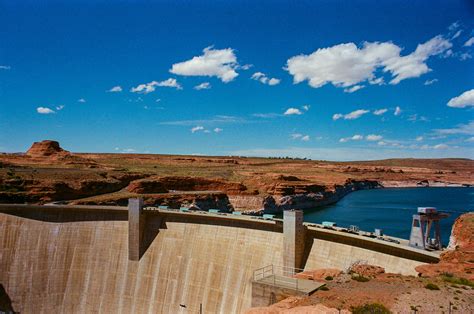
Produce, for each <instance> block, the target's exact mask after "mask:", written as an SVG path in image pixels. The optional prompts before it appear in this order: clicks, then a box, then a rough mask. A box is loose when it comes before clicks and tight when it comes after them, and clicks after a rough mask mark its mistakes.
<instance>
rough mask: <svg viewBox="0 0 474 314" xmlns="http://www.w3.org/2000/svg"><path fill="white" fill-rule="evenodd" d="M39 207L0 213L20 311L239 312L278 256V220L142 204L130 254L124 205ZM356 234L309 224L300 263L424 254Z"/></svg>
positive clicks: (1, 266) (391, 261)
mask: <svg viewBox="0 0 474 314" xmlns="http://www.w3.org/2000/svg"><path fill="white" fill-rule="evenodd" d="M42 208H43V210H44V211H45V212H44V214H47V215H46V219H45V216H43V215H38V214H35V213H36V211H37V209H34V210H29V209H28V210H25V209H27V207H24V208H23V207H16V208H15V210H11V211H10V214H4V213H0V245H1V247H0V270H1V271H0V283H1V284H2V285H3V286H4V288H5V290H6V292H7V294H8V295H9V296H10V298H11V299H12V305H13V308H14V310H15V311H19V312H22V313H49V312H54V313H57V312H61V313H71V312H83V313H85V312H87V313H89V312H103V313H109V312H111V313H131V312H133V313H149V312H150V313H189V312H193V311H194V312H198V310H199V308H200V306H201V304H202V309H203V313H240V312H242V311H244V310H246V309H248V308H250V307H251V296H252V284H251V280H252V275H253V271H254V270H255V269H257V268H260V267H262V266H266V265H270V264H274V265H281V264H282V262H283V243H284V241H283V228H282V224H281V223H279V222H278V221H260V220H254V219H249V218H246V217H241V218H240V217H232V216H231V215H228V216H217V215H210V214H207V215H199V214H194V213H179V212H161V211H159V212H158V211H157V212H154V211H144V215H145V216H146V219H145V221H146V222H145V224H146V226H145V229H144V235H143V241H144V252H143V254H142V255H141V257H140V259H139V260H138V261H132V260H130V259H129V251H128V248H129V247H128V241H129V236H128V228H129V223H128V221H127V218H126V215H127V211H126V208H117V210H113V209H112V208H105V210H107V211H109V214H110V215H111V216H113V217H115V219H117V220H113V219H105V220H102V218H104V214H103V213H102V212H99V211H97V210H96V211H94V210H92V209H89V210H88V208H86V207H80V208H78V210H77V211H72V210H71V209H70V208H62V207H53V208H44V207H42ZM0 209H1V208H0ZM96 209H97V208H96ZM2 210H3V211H5V209H2ZM54 211H57V216H55V215H54ZM94 212H97V213H98V214H97V216H94ZM12 213H13V214H14V215H11V214H12ZM68 213H69V214H71V215H68ZM18 215H19V216H21V217H18ZM81 215H83V216H84V220H83V221H81V219H80V218H81V217H80V216H81ZM124 215H125V218H124ZM40 216H41V218H42V219H41V220H37V218H38V217H40ZM58 217H61V219H63V221H61V219H59V218H58ZM71 217H73V218H74V219H71ZM94 218H95V219H97V220H96V221H93V219H94ZM354 237H355V236H352V237H351V236H348V235H347V236H346V235H338V234H336V233H335V232H333V231H328V230H313V229H311V228H308V230H307V231H306V243H307V245H306V246H305V251H306V252H305V257H304V261H303V263H304V265H305V267H304V268H305V269H307V270H308V269H315V268H322V267H331V268H334V267H336V268H341V269H346V268H347V267H348V266H350V265H351V264H352V263H354V262H357V261H361V260H362V261H367V262H368V263H371V264H374V265H378V266H382V267H384V268H385V269H386V270H387V271H388V272H394V273H402V274H415V270H414V267H415V266H417V265H420V264H422V263H423V261H416V258H418V257H419V258H418V259H420V260H423V259H424V260H425V262H426V260H427V259H429V256H428V257H426V256H425V257H423V255H422V254H420V255H421V256H417V255H416V254H417V253H416V251H413V252H412V251H411V250H402V249H400V248H397V246H396V245H393V246H387V245H385V246H384V245H382V244H378V243H377V242H376V241H374V240H372V239H359V238H357V237H355V238H354ZM364 247H366V248H364ZM367 248H370V249H367ZM404 254H405V255H406V256H405V255H404ZM403 256H405V257H406V258H405V257H403ZM413 259H415V260H413Z"/></svg>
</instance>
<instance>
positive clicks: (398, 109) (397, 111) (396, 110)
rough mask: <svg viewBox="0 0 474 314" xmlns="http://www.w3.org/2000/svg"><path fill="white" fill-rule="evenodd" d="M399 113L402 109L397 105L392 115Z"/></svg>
mask: <svg viewBox="0 0 474 314" xmlns="http://www.w3.org/2000/svg"><path fill="white" fill-rule="evenodd" d="M401 113H402V109H401V108H400V107H399V106H397V107H395V111H394V112H393V115H395V116H399V115H400V114H401Z"/></svg>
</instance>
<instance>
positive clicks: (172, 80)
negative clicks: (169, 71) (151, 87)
mask: <svg viewBox="0 0 474 314" xmlns="http://www.w3.org/2000/svg"><path fill="white" fill-rule="evenodd" d="M156 86H159V87H173V88H176V89H183V87H182V86H181V85H180V84H179V83H178V81H177V80H176V79H175V78H171V77H170V78H169V79H167V80H164V81H161V82H158V83H157V84H156Z"/></svg>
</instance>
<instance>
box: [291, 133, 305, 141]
mask: <svg viewBox="0 0 474 314" xmlns="http://www.w3.org/2000/svg"><path fill="white" fill-rule="evenodd" d="M290 136H291V138H292V139H294V140H296V139H299V138H301V137H303V134H300V133H293V134H291V135H290Z"/></svg>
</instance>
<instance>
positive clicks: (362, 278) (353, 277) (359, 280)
mask: <svg viewBox="0 0 474 314" xmlns="http://www.w3.org/2000/svg"><path fill="white" fill-rule="evenodd" d="M351 278H352V280H355V281H358V282H367V281H369V280H370V278H367V277H364V276H362V275H353V276H352V277H351Z"/></svg>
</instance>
